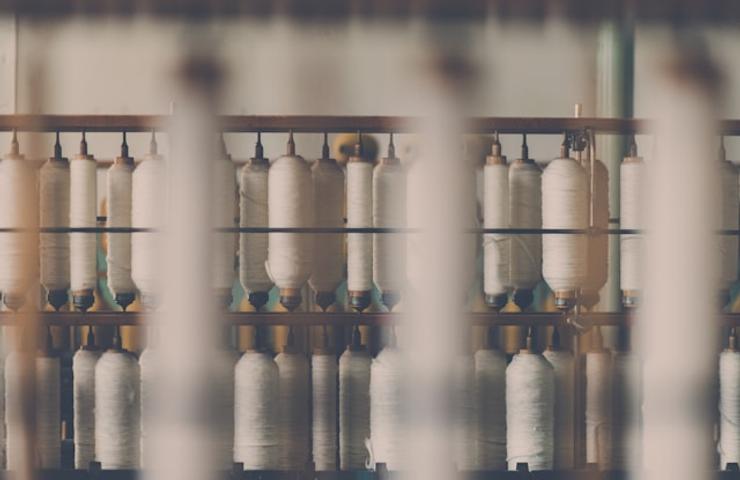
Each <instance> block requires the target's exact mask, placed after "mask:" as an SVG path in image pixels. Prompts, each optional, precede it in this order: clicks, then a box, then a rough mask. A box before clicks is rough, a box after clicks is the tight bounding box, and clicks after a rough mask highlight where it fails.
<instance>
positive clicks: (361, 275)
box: [347, 135, 373, 310]
mask: <svg viewBox="0 0 740 480" xmlns="http://www.w3.org/2000/svg"><path fill="white" fill-rule="evenodd" d="M358 136H359V135H358ZM372 226H373V164H372V162H370V161H368V160H367V159H365V158H364V157H363V154H362V142H361V139H359V138H358V141H357V144H356V145H355V151H354V154H353V155H352V156H351V157H349V160H348V162H347V227H349V228H363V227H365V228H367V227H372ZM372 289H373V237H372V235H370V234H367V233H350V234H348V235H347V291H348V292H349V301H350V305H352V306H353V307H354V308H356V309H358V310H363V309H365V308H367V307H368V306H369V304H370V292H371V291H372Z"/></svg>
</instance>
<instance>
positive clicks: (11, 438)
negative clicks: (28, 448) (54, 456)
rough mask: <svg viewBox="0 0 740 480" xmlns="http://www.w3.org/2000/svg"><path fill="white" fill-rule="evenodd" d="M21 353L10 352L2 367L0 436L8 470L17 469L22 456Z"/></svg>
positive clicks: (20, 464)
mask: <svg viewBox="0 0 740 480" xmlns="http://www.w3.org/2000/svg"><path fill="white" fill-rule="evenodd" d="M20 356H21V354H19V353H17V352H11V353H10V354H9V355H8V356H7V357H6V358H5V365H4V368H3V377H4V378H3V380H4V388H3V393H4V396H5V401H4V402H3V403H4V404H5V411H4V412H3V413H4V417H5V418H4V422H3V424H4V425H5V432H4V433H5V435H3V436H2V440H3V442H5V444H4V447H5V448H4V449H3V451H4V452H5V468H6V469H7V470H10V471H18V469H19V468H20V467H21V466H22V463H21V462H22V458H21V456H20V454H21V449H22V442H23V437H22V430H21V429H22V428H23V425H22V421H21V409H20V405H21V398H20V395H21V392H20V389H21V371H20V368H21V366H20V362H21V358H20Z"/></svg>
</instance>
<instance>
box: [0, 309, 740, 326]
mask: <svg viewBox="0 0 740 480" xmlns="http://www.w3.org/2000/svg"><path fill="white" fill-rule="evenodd" d="M147 316H148V315H147V314H144V313H138V312H120V311H118V312H113V311H111V312H87V313H81V312H40V314H39V317H40V320H41V322H42V323H45V324H47V325H67V326H83V325H144V324H146V323H147ZM718 317H719V318H721V321H722V323H723V324H724V325H726V326H738V325H740V314H738V313H723V314H718ZM468 318H469V319H470V322H471V323H472V324H473V325H479V326H496V325H522V326H532V327H543V326H553V325H567V324H577V325H579V326H583V327H589V326H594V325H600V326H610V325H611V326H618V325H631V324H632V321H633V320H632V315H631V314H630V312H626V313H622V312H611V313H585V314H580V315H579V316H578V317H577V318H575V317H574V316H573V314H564V313H560V312H540V313H526V312H525V313H510V312H506V313H495V312H474V313H470V314H469V315H468ZM223 319H224V321H225V322H227V323H229V324H232V325H292V326H317V325H333V326H353V325H371V326H386V325H396V324H398V323H399V321H401V320H402V314H400V313H386V312H384V313H375V312H365V313H356V312H343V313H320V312H293V313H285V312H267V313H263V312H226V313H224V314H223ZM15 321H16V315H15V314H13V313H12V312H2V313H0V325H13V324H14V323H15Z"/></svg>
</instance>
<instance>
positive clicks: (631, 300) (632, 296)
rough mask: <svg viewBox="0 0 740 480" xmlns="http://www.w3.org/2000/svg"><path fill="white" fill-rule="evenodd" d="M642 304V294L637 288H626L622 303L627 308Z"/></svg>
mask: <svg viewBox="0 0 740 480" xmlns="http://www.w3.org/2000/svg"><path fill="white" fill-rule="evenodd" d="M639 304H640V296H639V292H638V291H637V290H624V291H623V292H622V305H624V307H625V308H637V306H638V305H639Z"/></svg>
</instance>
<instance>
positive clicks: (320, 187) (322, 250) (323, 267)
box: [308, 135, 344, 309]
mask: <svg viewBox="0 0 740 480" xmlns="http://www.w3.org/2000/svg"><path fill="white" fill-rule="evenodd" d="M311 175H312V178H313V195H314V197H313V201H314V207H313V208H314V212H315V215H316V222H315V225H316V227H318V228H341V227H343V226H344V172H343V171H342V169H341V168H340V167H339V165H338V164H337V161H336V160H335V159H333V158H329V145H328V144H327V139H326V135H324V147H323V155H322V157H321V158H320V159H318V160H317V161H316V162H314V164H313V167H312V168H311ZM343 277H344V236H343V235H341V234H322V235H321V236H320V237H319V238H315V239H314V242H313V267H312V268H311V278H309V280H308V282H309V284H310V285H311V288H312V289H313V290H314V291H315V292H316V303H317V304H318V305H319V306H320V307H321V308H322V309H326V308H328V307H329V305H331V304H332V303H334V301H335V296H334V291H335V290H336V289H337V287H339V284H340V283H342V279H343Z"/></svg>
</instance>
